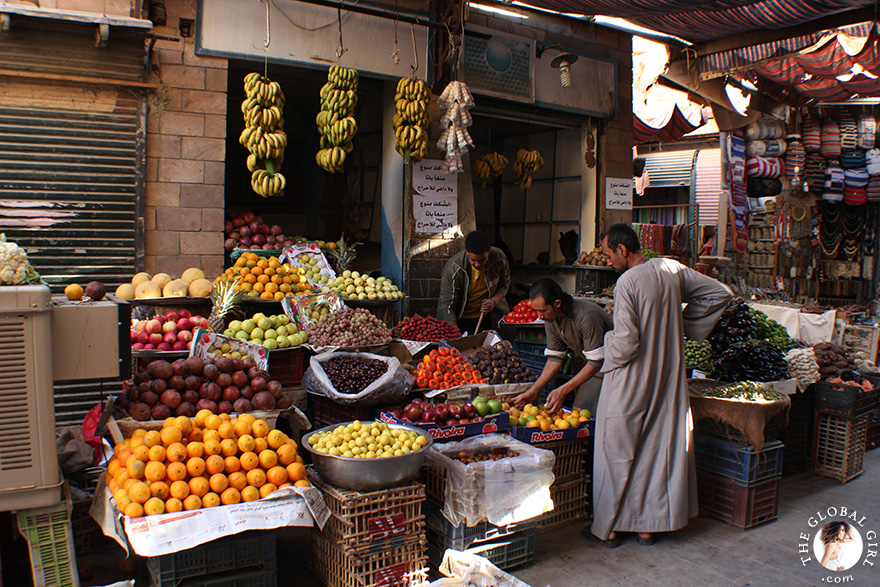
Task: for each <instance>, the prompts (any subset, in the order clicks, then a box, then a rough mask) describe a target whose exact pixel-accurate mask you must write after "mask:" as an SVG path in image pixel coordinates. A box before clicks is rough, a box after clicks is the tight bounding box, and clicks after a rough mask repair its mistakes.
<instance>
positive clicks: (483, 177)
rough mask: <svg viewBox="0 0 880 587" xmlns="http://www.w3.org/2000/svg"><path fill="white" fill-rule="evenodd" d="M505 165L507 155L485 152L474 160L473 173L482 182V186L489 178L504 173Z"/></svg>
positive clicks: (486, 183) (485, 184) (487, 182)
mask: <svg viewBox="0 0 880 587" xmlns="http://www.w3.org/2000/svg"><path fill="white" fill-rule="evenodd" d="M505 167H507V157H505V156H504V155H502V154H501V153H494V152H493V153H486V154H485V155H483V156H481V157H480V158H479V159H477V160H476V161H474V175H476V176H477V179H479V180H480V182H482V184H483V187H486V186H487V185H488V184H489V180H490V179H492V178H493V177H498V176H500V175H501V174H502V173H504V168H505Z"/></svg>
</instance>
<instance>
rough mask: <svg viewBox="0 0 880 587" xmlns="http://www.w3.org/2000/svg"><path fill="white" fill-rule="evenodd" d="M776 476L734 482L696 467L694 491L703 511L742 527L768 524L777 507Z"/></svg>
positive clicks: (772, 518) (777, 481) (777, 485)
mask: <svg viewBox="0 0 880 587" xmlns="http://www.w3.org/2000/svg"><path fill="white" fill-rule="evenodd" d="M779 483H780V481H779V479H778V478H777V479H774V480H771V481H764V482H762V483H756V484H755V485H751V486H748V487H747V486H744V485H737V484H736V482H735V481H734V480H733V479H729V478H727V477H724V476H722V475H715V474H714V473H709V472H708V471H703V470H699V471H698V473H697V494H698V499H699V502H700V512H701V514H702V515H705V516H709V517H711V518H715V519H717V520H721V521H722V522H727V523H728V524H730V525H731V526H736V527H737V528H741V529H743V530H748V529H749V528H754V527H756V526H761V525H763V524H769V523H770V522H774V521H775V520H776V515H777V511H778V510H779Z"/></svg>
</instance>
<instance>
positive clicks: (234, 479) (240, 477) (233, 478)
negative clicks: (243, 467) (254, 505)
mask: <svg viewBox="0 0 880 587" xmlns="http://www.w3.org/2000/svg"><path fill="white" fill-rule="evenodd" d="M226 479H227V481H228V482H229V486H230V487H234V488H235V489H237V490H239V491H241V490H242V489H244V488H245V487H246V486H247V476H246V475H245V474H244V473H242V472H241V471H236V472H235V473H230V474H229V475H227V476H226Z"/></svg>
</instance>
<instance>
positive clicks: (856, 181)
mask: <svg viewBox="0 0 880 587" xmlns="http://www.w3.org/2000/svg"><path fill="white" fill-rule="evenodd" d="M869 178H870V176H869V175H868V171H867V170H866V169H865V168H864V167H862V168H861V169H844V170H843V182H844V184H845V185H846V187H854V188H863V187H865V186H867V185H868V179H869Z"/></svg>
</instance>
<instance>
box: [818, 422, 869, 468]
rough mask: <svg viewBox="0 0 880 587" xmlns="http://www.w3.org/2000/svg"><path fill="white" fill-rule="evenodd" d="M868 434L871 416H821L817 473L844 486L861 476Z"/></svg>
mask: <svg viewBox="0 0 880 587" xmlns="http://www.w3.org/2000/svg"><path fill="white" fill-rule="evenodd" d="M867 432H868V414H865V415H863V416H860V417H858V418H847V417H843V416H834V415H831V414H822V413H819V414H817V415H816V434H815V445H814V447H813V473H815V474H816V475H822V476H823V477H830V478H832V479H837V480H838V481H840V482H841V483H846V482H848V481H851V480H853V479H855V478H856V477H858V476H859V475H861V474H862V472H863V469H862V465H863V461H864V457H865V444H866V443H867Z"/></svg>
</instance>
